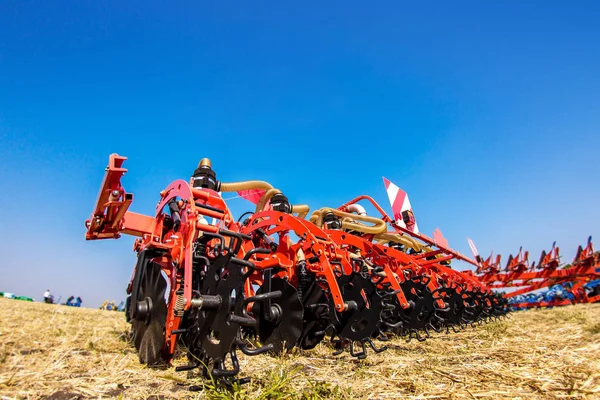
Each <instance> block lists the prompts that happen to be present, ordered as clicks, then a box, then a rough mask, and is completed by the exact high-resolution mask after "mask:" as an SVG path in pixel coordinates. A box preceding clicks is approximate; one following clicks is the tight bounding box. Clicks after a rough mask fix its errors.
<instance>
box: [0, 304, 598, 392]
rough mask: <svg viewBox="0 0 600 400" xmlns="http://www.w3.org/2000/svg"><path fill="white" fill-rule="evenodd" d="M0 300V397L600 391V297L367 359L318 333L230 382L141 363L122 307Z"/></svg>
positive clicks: (244, 364) (393, 346)
mask: <svg viewBox="0 0 600 400" xmlns="http://www.w3.org/2000/svg"><path fill="white" fill-rule="evenodd" d="M0 309H1V310H2V311H0V397H1V398H2V399H38V398H47V399H54V400H66V399H87V398H122V399H130V398H131V399H188V398H209V399H210V398H222V399H226V398H236V399H322V398H340V399H401V398H406V399H463V398H464V399H480V398H481V399H501V398H503V399H504V398H506V399H514V398H517V399H518V398H520V399H553V398H577V399H578V398H588V399H600V304H592V305H577V306H569V307H563V308H556V309H550V310H531V311H527V312H518V313H513V314H512V315H511V316H510V318H508V319H505V320H502V321H498V322H493V323H490V324H484V325H481V326H477V327H476V328H468V329H466V330H464V331H462V332H460V333H452V334H435V335H434V336H433V337H432V338H430V339H428V340H427V341H426V342H424V343H418V342H416V341H412V342H410V343H406V342H405V341H404V340H401V339H396V340H393V341H392V342H390V343H389V347H390V348H389V350H388V351H385V352H383V353H381V354H372V353H371V354H369V357H368V358H367V359H366V360H363V361H357V360H354V359H352V358H351V357H350V356H349V355H347V354H345V355H342V356H338V357H333V356H332V355H331V349H330V348H328V347H327V346H325V345H319V346H318V347H317V348H316V349H315V350H313V351H306V352H302V351H298V352H293V353H292V354H288V355H285V356H281V357H270V356H266V355H263V356H257V357H246V356H244V355H242V354H240V364H241V368H242V374H241V376H249V377H252V382H251V383H249V384H247V385H243V386H242V387H237V388H235V390H234V391H227V390H225V389H222V388H219V387H215V386H214V385H212V384H211V382H206V381H204V380H202V379H200V378H199V377H198V376H197V374H196V373H187V372H181V373H178V372H175V370H174V368H172V367H170V368H162V369H149V368H147V367H143V366H141V365H140V364H139V363H138V360H137V355H136V353H135V352H134V350H133V347H132V345H131V344H130V343H129V338H128V328H129V325H128V324H127V323H126V322H125V320H124V315H123V314H121V313H117V312H110V311H100V310H93V309H85V308H81V309H79V308H71V307H65V306H54V305H47V304H41V303H27V302H22V301H17V300H8V299H3V298H0ZM183 363H185V359H184V358H183V357H182V358H181V359H180V360H176V362H175V364H176V365H178V364H183ZM194 386H195V387H194ZM190 389H194V390H195V391H192V390H190Z"/></svg>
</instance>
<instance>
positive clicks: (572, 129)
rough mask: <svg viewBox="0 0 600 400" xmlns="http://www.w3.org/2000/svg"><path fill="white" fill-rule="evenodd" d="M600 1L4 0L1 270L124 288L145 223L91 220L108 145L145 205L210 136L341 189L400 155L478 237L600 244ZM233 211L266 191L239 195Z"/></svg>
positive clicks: (26, 286) (395, 165) (53, 285)
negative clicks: (101, 227) (131, 229)
mask: <svg viewBox="0 0 600 400" xmlns="http://www.w3.org/2000/svg"><path fill="white" fill-rule="evenodd" d="M599 15H600V6H599V5H598V2H595V1H588V2H585V1H579V2H571V3H568V2H564V1H563V2H552V1H526V2H525V1H524V2H519V1H497V2H493V1H489V2H487V1H486V2H482V1H472V2H464V1H457V2H443V1H441V2H420V3H419V5H415V4H408V2H398V1H389V2H385V1H382V2H364V1H327V2H321V3H319V4H317V3H311V2H308V3H307V2H289V1H284V2H275V1H273V2H263V1H253V2H226V1H225V2H223V1H212V2H209V1H206V2H198V1H187V2H176V3H173V2H156V1H148V0H146V1H138V2H135V1H130V2H121V1H100V2H98V1H82V0H76V1H59V2H56V1H54V2H39V1H24V0H18V1H7V0H0V144H1V145H0V190H1V193H2V195H1V196H0V251H1V254H2V259H1V261H0V291H8V292H15V293H17V294H21V295H29V296H33V297H36V299H38V300H39V299H40V298H41V295H42V293H43V292H44V290H45V289H48V288H49V289H51V291H52V292H53V293H54V294H56V295H62V296H63V300H64V299H65V298H66V297H68V296H69V295H75V296H81V297H82V298H83V301H84V306H88V307H97V306H98V305H99V304H100V303H101V302H102V301H103V300H105V299H114V300H116V301H120V300H123V299H124V298H125V295H124V290H125V286H126V284H127V281H128V279H129V277H130V274H131V270H132V267H133V264H134V262H135V254H134V253H133V252H132V249H131V246H132V243H133V239H131V238H123V239H120V240H117V241H113V240H111V241H94V242H86V241H85V240H84V231H85V229H84V225H83V223H84V220H85V219H86V218H87V217H88V216H89V214H90V212H91V211H92V207H93V205H94V202H95V199H96V196H97V193H98V189H99V185H100V182H101V180H102V176H103V174H104V167H105V166H106V163H107V160H108V155H109V154H110V153H113V152H117V153H119V154H121V155H125V156H127V157H129V160H128V161H127V164H126V166H127V167H128V168H129V173H128V174H127V175H126V176H125V178H124V181H123V183H124V186H125V187H126V189H127V190H128V191H131V192H133V193H134V194H135V201H134V204H133V206H132V210H133V211H137V212H145V213H152V212H153V211H154V207H155V205H156V202H157V200H158V193H159V191H160V190H161V189H163V188H164V187H165V186H166V185H167V184H168V183H169V182H171V181H172V180H174V179H177V178H185V179H187V178H188V177H189V175H190V174H191V172H192V171H193V170H194V168H195V166H196V164H197V162H198V160H199V159H200V158H202V157H210V158H211V159H212V160H213V166H214V168H215V170H216V171H217V174H218V177H219V178H220V179H221V180H223V181H236V180H243V179H263V180H267V181H269V182H271V183H272V184H273V185H275V186H276V187H279V188H280V189H282V190H283V191H284V192H285V193H286V194H287V195H288V197H289V198H290V199H291V200H292V201H293V202H295V203H308V204H310V205H311V207H312V208H316V207H320V206H326V205H327V206H339V205H340V204H341V203H342V202H345V201H346V200H348V199H350V198H352V197H355V196H357V195H359V194H363V193H367V194H371V195H373V196H374V197H375V198H376V199H377V200H378V201H380V202H381V204H383V205H385V207H386V208H387V209H388V210H389V205H388V203H387V198H386V193H385V190H384V187H383V182H382V179H381V177H382V176H386V177H387V178H389V179H390V180H392V181H393V182H394V183H396V184H397V185H399V186H400V187H402V188H403V189H405V190H406V191H407V192H408V193H409V195H410V198H411V202H412V204H413V208H414V211H415V215H416V217H417V219H418V222H419V227H420V229H421V230H422V231H424V232H426V233H429V234H431V232H432V231H433V230H434V229H435V228H436V227H438V226H439V227H440V228H441V230H442V231H443V232H444V234H445V236H446V237H447V239H448V240H449V241H450V245H451V246H452V247H454V248H456V249H457V250H460V251H463V252H465V253H467V254H470V252H469V248H468V245H467V242H466V240H465V237H466V236H469V237H471V238H472V239H474V240H475V242H476V244H477V246H478V247H479V250H480V251H481V252H482V253H483V254H484V255H487V254H488V253H489V251H491V250H492V249H493V250H495V251H496V252H499V253H501V254H503V255H504V260H506V258H507V257H508V253H510V252H516V251H518V248H519V246H520V245H523V246H525V247H526V248H527V249H529V250H530V251H531V252H532V254H533V257H532V258H533V259H537V257H538V254H539V253H540V252H541V250H542V249H543V248H549V247H550V246H551V244H552V241H554V240H557V241H558V244H559V245H560V246H561V248H562V249H563V255H564V258H565V259H566V260H567V261H570V260H571V259H572V257H573V255H574V253H575V249H576V247H577V245H578V244H580V243H584V242H585V240H586V239H587V236H588V235H590V234H591V235H596V237H597V240H598V245H600V235H598V234H599V233H600V232H599V230H600V228H599V227H600V210H599V208H598V206H597V204H598V198H599V194H600V183H599V181H598V177H599V172H600V166H599V162H598V159H599V155H600V135H599V133H600V132H599V129H600V94H599V93H600V79H599V78H600V75H599V71H600V25H599V24H598V16H599ZM232 208H233V210H234V212H235V213H238V214H239V213H240V212H242V211H246V210H249V209H250V208H251V207H250V205H249V204H245V203H244V202H243V201H242V202H240V201H239V200H237V201H233V202H232Z"/></svg>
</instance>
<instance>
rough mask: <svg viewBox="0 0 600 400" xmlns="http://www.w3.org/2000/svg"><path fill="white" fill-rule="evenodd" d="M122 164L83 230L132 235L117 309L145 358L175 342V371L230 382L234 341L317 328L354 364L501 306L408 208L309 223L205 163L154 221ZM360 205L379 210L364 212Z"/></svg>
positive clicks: (310, 338) (272, 344) (266, 347)
mask: <svg viewBox="0 0 600 400" xmlns="http://www.w3.org/2000/svg"><path fill="white" fill-rule="evenodd" d="M125 160H126V157H122V156H119V155H117V154H112V155H111V156H110V157H109V164H108V167H107V168H106V173H105V177H104V180H103V182H102V186H101V189H100V193H99V195H98V200H97V203H96V206H95V208H94V211H93V213H92V215H91V217H90V218H89V219H88V220H87V221H86V229H87V232H86V239H87V240H98V239H110V238H113V239H116V238H119V237H120V236H121V235H122V234H128V235H133V236H135V237H137V239H136V240H135V243H134V250H135V252H136V253H137V257H138V259H137V263H136V266H135V268H134V271H133V274H132V277H131V280H130V282H129V284H128V286H127V290H126V291H127V294H128V298H127V303H126V318H127V321H128V322H130V323H131V324H132V333H133V342H134V344H135V346H136V348H137V350H138V354H139V358H140V362H142V363H145V364H149V365H153V364H156V363H158V362H160V361H161V360H165V361H167V362H170V361H171V359H172V358H173V355H174V353H175V349H176V344H177V342H181V343H183V345H184V346H185V347H186V348H187V354H188V360H189V363H188V365H184V366H179V367H177V370H179V371H183V370H190V369H195V368H200V369H201V370H202V372H203V373H204V375H205V376H207V377H216V378H221V379H224V380H225V381H226V382H229V383H231V381H232V379H235V378H234V377H235V376H236V375H237V374H238V372H239V362H238V360H237V355H236V354H237V350H240V351H242V352H243V353H244V354H247V355H256V354H261V353H265V352H271V353H280V352H282V351H287V350H291V349H292V348H294V347H296V346H298V347H301V348H303V349H311V348H313V347H314V346H316V345H317V344H318V343H320V342H321V341H323V340H324V339H325V338H327V337H328V338H329V339H330V342H331V344H332V346H333V347H334V348H335V353H336V354H339V353H341V352H343V351H345V350H348V351H349V353H350V355H351V356H354V357H357V358H359V359H360V358H365V357H366V356H367V349H368V348H370V349H372V350H373V351H375V352H380V351H383V350H385V346H381V347H380V346H378V345H377V344H376V343H375V341H376V340H379V341H383V342H385V341H386V340H388V339H389V337H390V336H392V335H404V336H406V337H407V338H408V340H410V339H412V338H416V339H418V340H425V338H426V337H427V336H429V333H430V330H431V329H433V330H436V331H441V330H442V329H445V330H446V331H447V332H449V331H450V329H452V330H457V329H460V328H463V327H465V326H466V325H468V324H472V325H473V324H475V323H481V322H482V321H486V320H490V319H493V318H498V317H500V316H502V315H504V314H505V313H506V312H507V307H506V304H505V302H503V300H502V299H501V298H500V297H498V296H497V295H495V294H494V293H492V291H491V290H490V287H488V286H486V285H485V284H484V283H482V281H480V280H479V279H478V277H476V276H475V275H473V274H472V273H469V272H468V271H467V272H465V271H462V272H460V271H457V270H454V269H452V268H451V267H450V263H451V261H452V260H460V261H465V262H468V263H470V264H472V265H476V266H478V265H479V263H478V262H477V261H474V260H471V259H469V258H468V257H465V256H464V255H462V254H460V253H459V252H457V251H455V250H453V249H451V248H449V247H448V246H447V242H446V241H445V239H441V240H440V237H441V234H440V236H438V238H437V240H435V238H436V234H434V239H431V238H429V237H427V236H425V235H422V234H419V233H418V232H415V231H414V230H412V229H410V227H416V222H415V221H414V218H413V219H410V218H411V217H413V216H412V214H409V219H408V220H407V221H408V222H409V223H408V224H406V223H404V226H402V224H400V223H399V222H398V220H394V219H392V218H391V217H390V216H389V215H387V213H386V212H385V211H384V210H383V209H382V208H381V207H380V206H379V205H378V204H377V203H376V202H375V200H373V199H372V198H371V197H369V196H359V197H357V198H355V199H353V200H351V201H349V202H347V203H345V204H343V205H341V206H340V207H338V208H322V209H320V210H317V211H315V212H313V213H312V215H311V216H310V218H309V220H306V219H305V217H306V216H307V215H308V213H309V211H310V209H309V207H308V206H307V205H292V204H291V203H290V202H289V201H288V199H287V197H286V196H285V195H283V193H282V192H281V191H279V190H278V189H275V188H273V186H271V185H270V184H268V183H266V182H263V181H247V182H238V183H224V182H221V181H219V180H217V178H216V173H215V171H214V170H213V169H212V165H211V162H210V160H208V159H203V160H202V161H201V162H200V164H199V165H198V168H197V169H196V170H195V171H194V174H193V175H192V177H191V178H190V180H189V182H187V181H185V180H181V179H179V180H175V181H174V182H173V183H171V184H170V185H169V186H167V188H166V189H165V190H163V191H162V192H161V193H160V200H159V202H158V205H157V207H156V211H155V213H154V215H153V216H150V215H143V214H138V213H134V212H131V211H129V206H130V205H131V203H132V201H133V194H131V193H128V192H127V191H126V190H125V189H124V188H123V186H122V184H121V179H122V178H123V176H124V174H125V173H126V172H127V169H125V168H123V164H124V161H125ZM248 191H258V192H259V196H257V198H256V201H255V202H256V209H255V211H254V212H252V213H249V214H250V215H249V216H248V217H247V218H245V219H244V220H243V221H242V220H241V218H240V219H239V220H235V219H234V218H233V215H232V214H231V212H230V210H229V208H228V206H227V203H226V201H225V200H224V199H223V198H222V197H221V196H220V193H222V192H237V193H240V194H242V193H247V192H248ZM360 201H367V202H369V203H370V204H371V205H372V206H373V207H374V208H375V209H376V210H377V211H378V212H379V213H380V216H378V217H372V216H368V215H367V214H366V212H365V210H364V208H363V207H362V206H361V205H360V204H359V202H360ZM405 215H406V213H405ZM242 217H243V216H242ZM209 219H211V220H212V221H213V222H212V223H209V222H208V220H209ZM438 233H439V231H438ZM250 337H256V338H257V339H258V340H257V341H253V343H257V342H258V343H259V344H258V345H251V344H250V343H251V342H252V341H250V340H248V339H249V338H250Z"/></svg>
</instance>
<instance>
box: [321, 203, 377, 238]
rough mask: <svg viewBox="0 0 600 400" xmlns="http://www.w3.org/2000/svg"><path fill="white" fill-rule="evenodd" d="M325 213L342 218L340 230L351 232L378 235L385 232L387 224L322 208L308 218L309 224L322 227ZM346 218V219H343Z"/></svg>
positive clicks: (375, 219)
mask: <svg viewBox="0 0 600 400" xmlns="http://www.w3.org/2000/svg"><path fill="white" fill-rule="evenodd" d="M326 213H332V214H334V215H336V216H338V217H341V218H342V228H343V229H349V230H353V231H358V232H363V233H367V234H375V235H377V234H380V233H384V232H386V231H387V224H386V223H385V221H384V220H382V219H380V218H374V217H369V216H366V215H357V214H352V213H347V212H344V211H340V210H336V209H334V208H328V207H324V208H321V209H319V210H316V211H315V212H313V214H312V215H311V217H310V222H312V223H313V224H315V225H317V226H319V227H321V226H323V216H324V215H325V214H326ZM344 218H346V219H344ZM348 219H350V220H353V221H362V222H367V223H370V224H373V226H366V225H363V224H360V223H356V222H350V221H349V220H348Z"/></svg>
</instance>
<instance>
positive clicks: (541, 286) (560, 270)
mask: <svg viewBox="0 0 600 400" xmlns="http://www.w3.org/2000/svg"><path fill="white" fill-rule="evenodd" d="M469 244H470V246H471V249H472V250H473V254H474V255H475V259H476V260H477V262H478V264H479V266H478V267H477V270H476V273H477V275H478V278H479V279H480V281H481V282H484V283H485V284H487V285H488V287H490V288H493V289H505V290H506V289H508V290H509V291H507V292H506V293H505V294H504V297H505V298H506V299H507V301H508V304H509V306H510V308H511V310H523V309H530V308H544V307H556V306H566V305H571V304H581V303H597V302H600V252H596V251H594V245H593V243H592V237H591V236H590V237H589V238H588V240H587V244H586V246H585V247H583V246H579V247H578V249H577V252H576V255H575V258H574V259H573V261H572V262H571V263H567V264H562V263H561V256H560V249H559V247H557V246H556V242H555V243H553V245H552V248H551V249H550V250H549V251H545V250H544V251H542V253H541V255H540V258H539V261H538V263H537V265H536V262H535V261H534V262H533V263H531V264H530V263H529V252H528V251H525V252H523V248H521V249H520V250H519V252H518V253H517V255H516V256H512V255H510V256H509V258H508V261H507V263H506V265H505V266H504V268H502V267H501V256H500V255H497V256H496V257H494V256H493V254H491V255H490V256H489V257H488V258H487V259H486V260H483V259H482V258H481V257H480V256H479V255H478V252H477V249H476V247H475V245H474V244H473V242H472V241H471V240H470V239H469Z"/></svg>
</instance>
